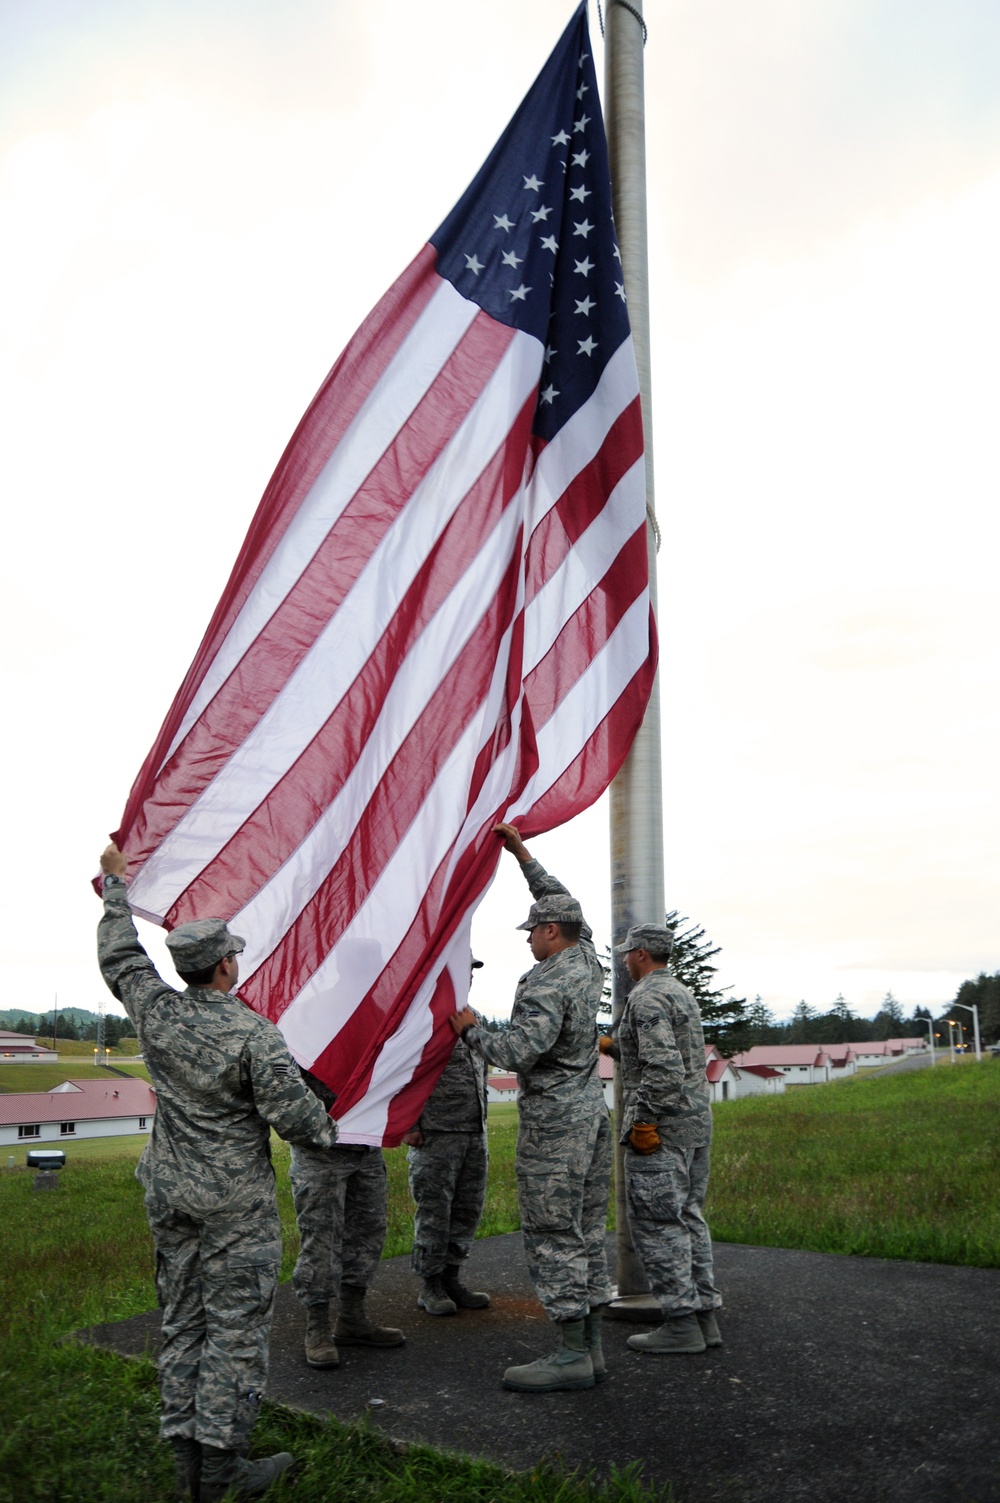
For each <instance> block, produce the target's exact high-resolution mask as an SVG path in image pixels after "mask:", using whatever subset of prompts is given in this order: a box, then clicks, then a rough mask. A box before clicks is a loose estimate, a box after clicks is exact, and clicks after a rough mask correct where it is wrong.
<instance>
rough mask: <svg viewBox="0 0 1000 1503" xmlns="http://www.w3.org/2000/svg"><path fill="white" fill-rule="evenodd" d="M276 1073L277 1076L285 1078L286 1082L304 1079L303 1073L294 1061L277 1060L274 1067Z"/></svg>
mask: <svg viewBox="0 0 1000 1503" xmlns="http://www.w3.org/2000/svg"><path fill="white" fill-rule="evenodd" d="M274 1073H275V1075H281V1076H283V1077H284V1078H285V1079H286V1080H301V1079H302V1071H301V1070H300V1069H299V1067H298V1065H297V1064H296V1063H295V1061H294V1059H279V1060H276V1061H275V1065H274Z"/></svg>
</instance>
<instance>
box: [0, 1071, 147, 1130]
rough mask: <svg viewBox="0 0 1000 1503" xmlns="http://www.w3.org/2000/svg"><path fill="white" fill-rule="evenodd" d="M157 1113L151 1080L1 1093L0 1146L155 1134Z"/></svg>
mask: <svg viewBox="0 0 1000 1503" xmlns="http://www.w3.org/2000/svg"><path fill="white" fill-rule="evenodd" d="M155 1114H156V1092H155V1091H154V1090H153V1087H152V1086H151V1085H150V1084H149V1082H148V1081H147V1080H133V1079H130V1078H129V1079H126V1077H125V1076H111V1077H109V1079H107V1080H64V1081H63V1083H62V1085H57V1086H53V1087H52V1089H51V1090H50V1091H9V1092H6V1093H4V1094H3V1095H0V1145H5V1146H7V1147H9V1146H10V1145H11V1144H24V1145H25V1146H26V1147H28V1148H35V1147H39V1146H41V1145H42V1144H48V1143H55V1142H59V1143H63V1144H65V1142H66V1140H67V1139H72V1138H110V1137H118V1136H121V1135H124V1134H125V1133H139V1132H150V1131H151V1130H152V1126H153V1117H154V1116H155Z"/></svg>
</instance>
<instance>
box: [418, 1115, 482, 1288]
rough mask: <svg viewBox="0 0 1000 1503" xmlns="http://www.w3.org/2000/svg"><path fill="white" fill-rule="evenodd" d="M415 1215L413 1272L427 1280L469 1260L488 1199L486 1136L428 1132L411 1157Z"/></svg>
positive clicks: (471, 1133) (466, 1133)
mask: <svg viewBox="0 0 1000 1503" xmlns="http://www.w3.org/2000/svg"><path fill="white" fill-rule="evenodd" d="M406 1161H407V1164H408V1166H409V1171H410V1194H411V1195H412V1196H413V1199H414V1203H415V1204H416V1212H415V1214H414V1217H413V1272H414V1273H416V1274H419V1275H420V1277H421V1278H423V1279H426V1278H430V1277H432V1276H433V1275H434V1274H438V1273H442V1272H443V1271H444V1269H445V1268H446V1267H447V1266H448V1265H449V1264H453V1263H461V1262H462V1261H463V1260H464V1259H465V1258H467V1257H468V1256H469V1251H470V1249H471V1247H472V1242H473V1238H474V1237H475V1235H476V1227H477V1226H478V1225H479V1218H480V1216H481V1215H482V1214H483V1202H484V1201H485V1199H486V1174H487V1170H488V1168H489V1152H488V1150H487V1147H486V1134H485V1133H484V1132H482V1131H477V1132H427V1133H424V1141H423V1145H422V1147H420V1148H411V1149H410V1150H409V1152H408V1153H407V1155H406Z"/></svg>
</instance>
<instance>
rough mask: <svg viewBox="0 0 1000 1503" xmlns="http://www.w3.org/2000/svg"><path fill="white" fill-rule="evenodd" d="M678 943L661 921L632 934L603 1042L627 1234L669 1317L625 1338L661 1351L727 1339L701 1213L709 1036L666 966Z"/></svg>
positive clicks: (622, 949)
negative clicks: (618, 1080)
mask: <svg viewBox="0 0 1000 1503" xmlns="http://www.w3.org/2000/svg"><path fill="white" fill-rule="evenodd" d="M672 944H673V936H672V934H671V932H670V930H669V929H667V928H665V927H664V926H662V925H657V924H638V925H636V926H635V927H634V928H632V929H630V930H629V932H628V935H627V936H626V939H625V943H624V944H623V945H619V946H618V953H619V954H623V955H624V957H625V965H626V967H627V969H628V972H629V975H630V976H631V978H632V980H633V982H635V985H634V986H633V988H632V990H631V992H630V993H629V995H628V997H627V998H626V1000H625V1006H624V1008H623V1009H622V1014H621V1017H620V1018H619V1020H618V1023H617V1026H616V1029H615V1036H614V1042H613V1043H609V1045H608V1046H605V1045H604V1043H603V1041H602V1048H603V1049H605V1051H606V1052H610V1053H611V1054H613V1055H615V1056H616V1057H617V1058H618V1059H619V1060H620V1061H621V1070H622V1089H623V1095H624V1111H623V1116H622V1125H621V1140H622V1142H623V1143H624V1144H625V1193H626V1201H627V1206H628V1222H629V1230H630V1231H631V1234H632V1243H633V1246H634V1247H635V1251H636V1253H637V1254H638V1257H639V1259H640V1261H641V1263H642V1265H643V1268H644V1269H645V1271H646V1277H647V1278H648V1279H649V1284H650V1287H651V1289H652V1290H653V1293H654V1294H655V1295H656V1296H657V1298H658V1299H659V1301H660V1306H661V1309H662V1311H663V1316H664V1321H665V1324H664V1325H663V1326H661V1327H660V1328H659V1329H658V1330H656V1331H652V1332H650V1333H648V1334H646V1335H642V1336H631V1337H629V1343H628V1344H629V1346H630V1347H632V1348H633V1350H635V1351H642V1352H650V1353H657V1354H666V1353H683V1352H703V1351H704V1350H705V1347H706V1345H709V1346H719V1345H721V1342H722V1338H721V1336H720V1335H719V1329H718V1324H717V1322H716V1318H715V1315H714V1313H713V1312H714V1311H715V1310H717V1309H718V1308H719V1306H720V1305H721V1304H722V1299H721V1296H720V1295H719V1292H718V1290H717V1289H716V1287H715V1278H714V1273H713V1267H712V1239H711V1236H710V1235H709V1230H708V1226H707V1225H706V1223H705V1218H704V1216H703V1214H702V1206H703V1204H704V1200H705V1194H706V1192H707V1190H708V1171H709V1151H710V1150H709V1145H710V1144H711V1141H712V1111H711V1104H710V1102H711V1095H710V1091H709V1087H708V1082H707V1080H706V1077H705V1039H704V1035H703V1033H702V1027H701V1013H700V1012H699V1010H698V1004H697V1002H696V1001H695V999H694V997H693V996H692V994H691V992H690V991H689V990H688V988H687V987H686V986H683V985H682V984H681V982H679V981H678V980H677V979H676V978H675V977H674V976H672V975H671V974H670V972H669V971H668V970H667V961H668V960H669V958H670V950H671V946H672Z"/></svg>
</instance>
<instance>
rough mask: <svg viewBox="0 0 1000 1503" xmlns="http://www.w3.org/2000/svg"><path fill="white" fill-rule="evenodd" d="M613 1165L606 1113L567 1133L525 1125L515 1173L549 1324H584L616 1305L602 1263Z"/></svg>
mask: <svg viewBox="0 0 1000 1503" xmlns="http://www.w3.org/2000/svg"><path fill="white" fill-rule="evenodd" d="M611 1161H612V1147H611V1125H610V1123H609V1121H608V1114H607V1111H606V1110H604V1108H603V1107H602V1109H601V1111H600V1112H599V1113H598V1112H595V1114H594V1116H593V1117H592V1118H591V1119H590V1120H589V1121H586V1120H585V1121H583V1122H574V1123H572V1124H571V1125H570V1126H568V1127H546V1126H542V1125H540V1124H539V1125H536V1124H533V1123H531V1124H528V1123H525V1122H523V1121H522V1123H521V1126H520V1129H519V1131H518V1135H517V1158H516V1161H515V1171H516V1175H517V1199H518V1205H519V1207H520V1211H521V1227H522V1230H523V1234H524V1251H525V1255H526V1257H527V1260H528V1272H529V1273H530V1274H531V1281H532V1283H533V1284H534V1286H535V1293H536V1294H537V1295H538V1298H539V1300H540V1301H541V1303H542V1307H543V1309H544V1310H545V1313H546V1315H547V1316H548V1317H549V1319H550V1320H579V1319H580V1317H581V1316H585V1315H586V1314H587V1311H588V1310H589V1309H590V1308H591V1306H593V1305H603V1304H607V1302H608V1300H609V1299H610V1298H611V1294H612V1291H611V1283H610V1280H609V1278H608V1264H607V1259H606V1257H605V1255H604V1234H605V1230H606V1226H607V1219H608V1193H609V1191H610V1188H611Z"/></svg>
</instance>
